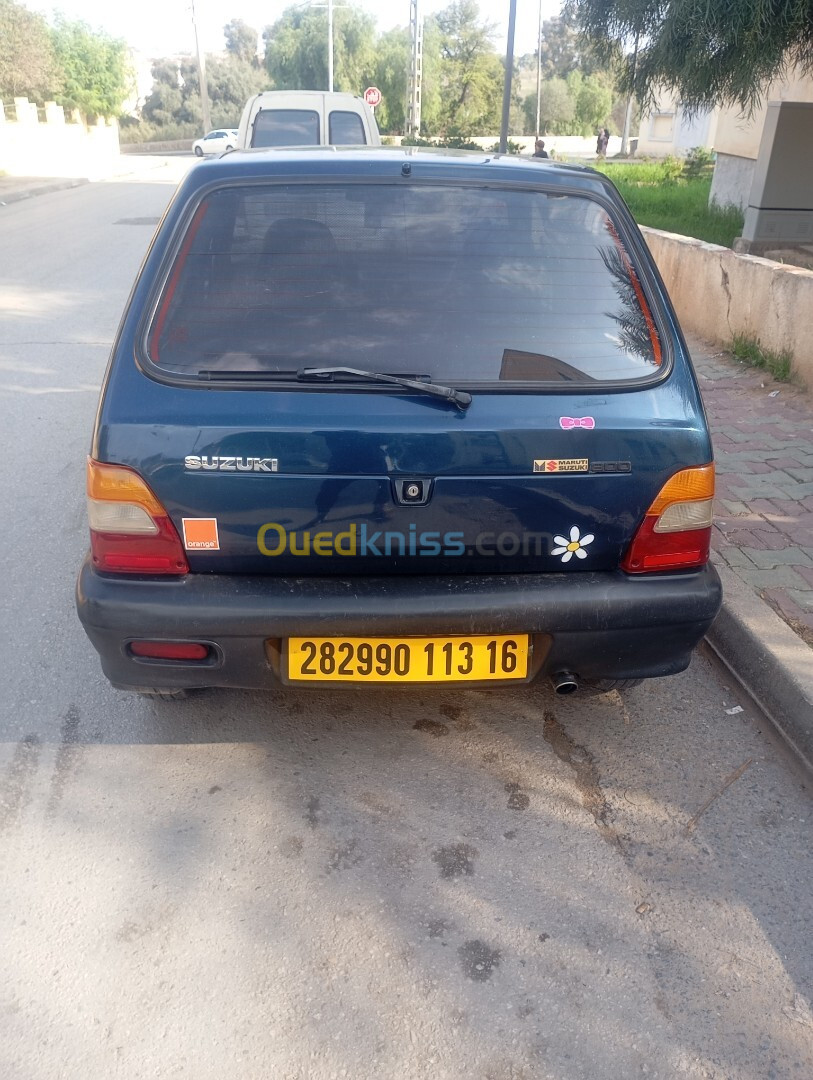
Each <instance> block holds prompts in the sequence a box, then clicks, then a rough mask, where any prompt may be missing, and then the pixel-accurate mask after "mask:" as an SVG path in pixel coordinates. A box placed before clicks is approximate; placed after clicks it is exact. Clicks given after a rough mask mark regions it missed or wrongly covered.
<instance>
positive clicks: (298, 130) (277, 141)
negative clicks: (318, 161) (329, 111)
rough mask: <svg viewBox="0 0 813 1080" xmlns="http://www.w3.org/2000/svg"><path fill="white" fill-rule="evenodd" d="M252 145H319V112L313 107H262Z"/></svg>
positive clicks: (255, 126) (255, 119) (255, 124)
mask: <svg viewBox="0 0 813 1080" xmlns="http://www.w3.org/2000/svg"><path fill="white" fill-rule="evenodd" d="M251 145H252V146H318V145H319V114H318V113H316V112H313V111H312V110H311V109H261V110H260V111H259V112H258V113H257V115H256V117H255V118H254V131H253V133H252V136H251Z"/></svg>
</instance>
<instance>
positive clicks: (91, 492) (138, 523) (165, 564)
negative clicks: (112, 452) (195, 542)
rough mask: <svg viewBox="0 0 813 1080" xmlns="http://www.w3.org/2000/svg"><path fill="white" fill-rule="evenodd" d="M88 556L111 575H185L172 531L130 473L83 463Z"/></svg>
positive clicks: (145, 487)
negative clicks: (86, 498) (84, 469)
mask: <svg viewBox="0 0 813 1080" xmlns="http://www.w3.org/2000/svg"><path fill="white" fill-rule="evenodd" d="M87 495H88V519H89V522H90V551H91V557H92V559H93V565H94V566H95V567H96V569H97V570H102V571H107V572H108V573H111V574H186V573H188V572H189V565H188V563H187V561H186V555H185V554H184V549H183V546H182V545H181V540H180V537H179V536H178V533H177V530H176V529H175V526H174V525H173V524H172V522H171V521H170V518H169V515H168V514H167V512H166V510H165V509H164V507H163V506H162V505H161V503H160V502H159V500H158V499H157V498H156V497H155V495H154V494H153V492H152V491H151V490H150V488H149V486H148V485H147V484H146V482H145V481H144V480H142V479H141V477H140V476H139V475H138V473H137V472H136V471H135V470H134V469H130V468H127V467H126V466H124V465H105V464H103V463H102V462H99V461H94V460H93V458H88V464H87Z"/></svg>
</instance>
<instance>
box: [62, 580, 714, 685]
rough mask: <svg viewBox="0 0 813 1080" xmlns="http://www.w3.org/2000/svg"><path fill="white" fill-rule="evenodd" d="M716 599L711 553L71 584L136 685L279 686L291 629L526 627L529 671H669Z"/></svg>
mask: <svg viewBox="0 0 813 1080" xmlns="http://www.w3.org/2000/svg"><path fill="white" fill-rule="evenodd" d="M721 598H722V590H721V587H720V579H719V577H718V576H717V572H716V571H715V570H714V568H713V567H712V566H711V565H709V566H707V567H706V568H705V569H703V570H701V571H696V572H694V571H693V572H685V573H675V574H659V575H652V576H646V577H630V576H628V575H626V574H623V573H621V572H620V571H619V572H613V573H595V574H590V573H578V574H545V575H541V574H540V575H535V574H513V575H509V574H500V575H486V574H483V575H479V576H454V575H448V576H406V575H402V576H398V577H394V576H393V577H360V578H339V577H304V578H292V577H285V578H280V577H273V576H271V575H268V576H264V577H260V576H257V577H254V576H251V577H248V576H246V577H242V576H236V575H216V574H211V575H210V574H189V575H187V576H186V577H184V578H179V579H177V580H170V579H165V580H163V581H156V580H155V579H151V580H150V579H146V578H142V579H139V578H115V577H104V576H102V575H100V574H97V573H96V572H95V571H94V570H93V568H92V566H91V565H90V563H89V561H86V562H85V564H84V566H83V567H82V570H81V573H80V575H79V581H78V583H77V592H76V604H77V611H78V613H79V618H80V620H81V622H82V625H83V626H84V628H85V631H86V632H87V635H88V637H89V638H90V640H91V642H92V643H93V645H94V646H95V648H96V650H97V651H98V653H99V656H100V658H101V662H102V668H103V670H104V673H105V675H106V676H107V677H108V679H110V681H111V682H113V683H115V684H116V685H119V686H126V687H133V688H138V687H158V688H164V687H166V688H176V687H200V686H225V687H245V688H268V689H273V688H279V687H280V686H281V685H282V681H283V680H282V679H281V675H280V672H279V670H278V665H276V666H275V664H274V662H273V659H271V660H269V652H267V650H266V647H265V642H266V641H267V640H269V639H271V640H276V641H284V640H285V639H286V638H288V637H292V636H301V637H307V636H320V637H326V636H355V637H362V636H377V637H385V636H386V637H398V636H409V635H423V636H426V635H433V634H436V635H451V634H466V635H468V634H517V633H528V634H532V635H535V638H534V655H535V662H534V670H533V677H532V680H531V681H536V680H538V679H540V678H543V677H545V676H546V675H548V674H551V673H553V672H556V671H565V670H566V671H570V672H573V673H574V674H576V675H578V676H579V677H580V678H589V679H594V678H624V679H627V678H649V677H652V676H659V675H670V674H674V673H675V672H678V671H682V670H683V669H684V668H685V667H686V666H687V665H688V663H689V659H690V657H691V653H692V650H693V649H694V647H695V645H697V643H698V642H699V641H700V639H701V638H702V637H703V635H704V634H705V632H706V630H707V629H708V628H709V626H710V625H711V623H712V622H713V620H714V617H715V615H716V614H717V612H718V610H719V608H720V603H721ZM133 638H146V639H159V640H160V639H166V640H194V641H205V642H209V643H211V644H212V645H213V646H214V650H213V651H214V653H215V656H214V658H213V659H212V660H211V661H208V662H206V663H205V664H200V663H197V664H196V663H179V662H175V661H172V662H161V661H145V660H142V659H136V658H134V657H132V656H130V655H129V653H128V650H127V643H128V641H130V640H131V639H133ZM271 652H273V650H271ZM388 685H392V684H388ZM412 685H413V686H414V685H415V684H414V683H413V684H412ZM434 685H438V686H440V687H443V685H444V684H442V683H440V684H434ZM501 685H505V684H501ZM513 685H516V683H514V684H513ZM317 686H318V684H317Z"/></svg>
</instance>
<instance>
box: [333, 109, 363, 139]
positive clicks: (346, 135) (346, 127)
mask: <svg viewBox="0 0 813 1080" xmlns="http://www.w3.org/2000/svg"><path fill="white" fill-rule="evenodd" d="M328 128H329V135H328V139H329V141H330V143H331V145H333V146H363V145H364V144H365V143H366V142H367V140H366V138H365V137H364V124H363V123H362V122H361V117H360V116H359V114H358V113H354V112H340V111H339V110H334V111H333V112H332V113H331V114H330V121H329V124H328Z"/></svg>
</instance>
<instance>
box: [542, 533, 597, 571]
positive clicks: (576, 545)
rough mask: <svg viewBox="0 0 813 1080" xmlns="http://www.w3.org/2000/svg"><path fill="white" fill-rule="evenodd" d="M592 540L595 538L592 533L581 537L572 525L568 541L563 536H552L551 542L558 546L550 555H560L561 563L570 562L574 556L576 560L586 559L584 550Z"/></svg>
mask: <svg viewBox="0 0 813 1080" xmlns="http://www.w3.org/2000/svg"><path fill="white" fill-rule="evenodd" d="M594 540H595V536H593V534H592V533H588V534H587V535H586V536H582V535H581V533H580V532H579V527H578V526H577V525H574V526H573V528H572V529H571V530H570V539H569V540H568V539H566V538H565V537H564V536H554V538H553V542H554V544H557V545H558V546H557V547H555V548H554V549H553V551H552V552H551V555H561V556H562V562H563V563H566V562H570V560H571V559H572V558H573V556H574V555H575V556H576V558H577V559H586V558H587V552H586V551H585V550H584V549H585V548H586V547H587V545H588V544H592V543H593V541H594Z"/></svg>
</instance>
